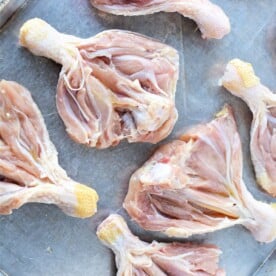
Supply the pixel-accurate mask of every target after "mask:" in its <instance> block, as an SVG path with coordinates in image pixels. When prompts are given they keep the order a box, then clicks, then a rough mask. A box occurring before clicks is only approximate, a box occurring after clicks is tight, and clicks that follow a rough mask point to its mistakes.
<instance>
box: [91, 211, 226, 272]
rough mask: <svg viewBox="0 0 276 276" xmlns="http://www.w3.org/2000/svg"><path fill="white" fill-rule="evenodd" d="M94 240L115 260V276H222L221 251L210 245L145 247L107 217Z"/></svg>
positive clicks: (155, 244)
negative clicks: (114, 257) (108, 249)
mask: <svg viewBox="0 0 276 276" xmlns="http://www.w3.org/2000/svg"><path fill="white" fill-rule="evenodd" d="M97 236H98V238H99V239H100V240H101V241H102V242H103V244H105V245H106V246H107V247H109V248H110V249H111V250H112V251H113V252H114V253H115V256H116V266H117V268H118V271H117V276H146V275H149V276H166V275H171V276H176V275H189V276H198V275H202V276H203V275H205V276H207V275H209V276H211V275H214V276H223V275H225V273H224V271H223V270H222V269H220V268H219V267H218V261H219V255H220V254H221V251H220V250H219V249H218V248H217V247H216V246H214V245H196V244H192V243H179V242H172V243H159V242H156V241H153V242H152V243H147V242H144V241H141V240H139V239H138V237H136V236H134V235H133V234H132V233H131V232H130V230H129V228H128V227H127V224H126V223H125V221H124V219H123V218H122V217H121V216H119V215H110V216H109V217H108V218H107V219H105V220H104V221H103V222H102V223H101V224H100V225H99V227H98V230H97Z"/></svg>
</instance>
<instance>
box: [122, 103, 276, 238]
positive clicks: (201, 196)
mask: <svg viewBox="0 0 276 276" xmlns="http://www.w3.org/2000/svg"><path fill="white" fill-rule="evenodd" d="M124 207H125V209H126V210H127V212H128V213H129V215H130V216H131V217H132V218H133V219H134V220H135V221H136V222H137V223H138V224H139V225H140V226H142V227H143V228H144V229H146V230H152V231H162V232H164V233H165V234H167V235H169V236H176V237H188V236H190V235H193V234H203V233H207V232H212V231H215V230H219V229H223V228H226V227H229V226H233V225H235V224H242V225H244V226H245V227H246V228H247V229H249V230H250V231H251V233H252V234H253V236H254V237H255V239H256V240H258V241H261V242H270V241H273V240H274V239H275V238H276V209H275V206H274V207H273V205H269V204H266V203H263V202H260V201H257V200H255V199H254V198H253V196H252V195H251V194H250V193H249V191H248V190H247V189H246V186H245V184H244V182H243V180H242V151H241V142H240V138H239V134H238V132H237V128H236V123H235V120H234V117H233V114H232V111H231V108H230V107H229V106H225V107H224V108H223V109H222V110H221V111H220V112H219V113H218V114H217V115H216V118H215V119H214V120H212V121H211V122H210V123H208V124H202V125H198V126H195V127H193V128H191V129H190V130H189V131H188V132H187V133H185V134H184V135H182V136H181V137H180V138H179V139H178V140H175V141H173V142H171V143H168V144H166V145H164V146H161V147H160V148H159V149H158V150H157V151H156V152H155V153H154V155H153V156H152V157H151V158H150V159H149V160H148V161H147V162H146V163H145V164H144V165H143V166H142V167H141V168H140V169H138V170H137V171H136V172H135V173H134V174H133V175H132V177H131V179H130V183H129V190H128V193H127V196H126V198H125V201H124Z"/></svg>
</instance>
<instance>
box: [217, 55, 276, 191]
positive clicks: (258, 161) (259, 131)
mask: <svg viewBox="0 0 276 276" xmlns="http://www.w3.org/2000/svg"><path fill="white" fill-rule="evenodd" d="M221 81H222V84H223V86H224V87H225V88H226V89H227V90H229V91H230V92H231V93H232V94H233V95H235V96H237V97H240V98H241V99H243V100H244V101H245V102H246V103H247V104H248V106H249V108H250V109H251V111H252V114H253V122H252V126H251V141H250V149H251V157H252V161H253V164H254V168H255V173H256V178H257V182H258V183H259V185H260V186H261V187H262V188H263V189H264V190H266V191H267V192H268V193H269V194H271V195H272V196H276V95H275V94H273V93H272V92H271V91H270V90H269V89H268V88H267V87H265V86H264V85H262V84H261V83H260V80H259V78H258V77H257V76H256V75H255V73H254V70H253V67H252V66H251V64H250V63H246V62H243V61H241V60H239V59H234V60H232V61H230V62H229V63H228V65H227V67H226V71H225V73H224V76H223V78H222V80H221Z"/></svg>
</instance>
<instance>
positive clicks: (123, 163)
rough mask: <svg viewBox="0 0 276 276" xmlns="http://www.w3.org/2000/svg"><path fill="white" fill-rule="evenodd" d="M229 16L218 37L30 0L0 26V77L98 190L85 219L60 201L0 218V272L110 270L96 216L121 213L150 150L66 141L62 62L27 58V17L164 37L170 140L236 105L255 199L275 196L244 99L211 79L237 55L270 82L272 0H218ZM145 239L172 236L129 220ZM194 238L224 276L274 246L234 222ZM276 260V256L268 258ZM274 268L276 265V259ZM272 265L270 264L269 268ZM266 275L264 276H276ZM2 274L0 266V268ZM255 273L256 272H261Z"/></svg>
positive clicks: (81, 3)
mask: <svg viewBox="0 0 276 276" xmlns="http://www.w3.org/2000/svg"><path fill="white" fill-rule="evenodd" d="M214 2H217V3H218V4H220V6H221V7H223V8H224V10H225V11H226V13H227V14H228V15H229V17H230V19H231V23H232V32H231V34H230V35H228V36H227V37H226V38H224V39H223V40H220V41H205V40H202V39H201V38H200V34H199V32H198V31H195V30H196V25H195V24H194V23H193V22H192V21H190V20H188V19H184V18H183V17H181V16H180V15H178V14H164V13H160V14H155V15H152V16H146V17H132V18H131V17H129V18H127V17H125V18H124V17H116V16H112V15H106V14H103V13H98V12H97V11H96V10H94V9H93V8H92V7H91V6H90V5H89V2H88V1H87V0H63V1H56V0H48V1H42V0H40V1H39V0H29V1H28V3H27V5H25V7H24V8H23V9H22V10H21V11H20V12H19V13H18V14H17V15H16V16H15V17H14V18H13V19H12V20H11V22H9V23H8V24H7V25H6V26H5V27H4V29H3V30H2V31H1V32H0V78H4V79H8V80H15V81H17V82H19V83H21V84H23V85H24V86H26V87H27V88H28V89H29V90H30V91H31V92H32V95H33V97H34V99H35V101H36V102H37V104H38V105H39V107H40V109H41V111H42V113H43V115H44V118H45V120H46V124H47V127H48V130H49V133H50V136H51V139H52V141H53V142H54V144H55V145H56V147H57V150H58V152H59V160H60V163H61V165H62V166H63V167H64V168H65V169H66V170H67V171H68V173H69V175H70V176H71V177H73V178H74V179H77V180H78V181H80V182H83V183H87V184H88V185H93V187H95V188H96V189H97V191H98V192H99V195H100V202H99V206H98V207H99V211H98V213H97V214H96V215H95V216H94V217H93V218H90V219H86V220H80V219H75V218H71V217H67V216H65V215H64V214H63V213H62V212H61V211H60V210H59V209H58V208H56V207H54V206H47V205H42V204H40V205H39V204H29V205H25V206H24V207H22V208H21V209H19V210H17V211H15V212H14V213H13V214H12V215H10V216H0V269H2V270H4V271H6V272H7V273H8V274H9V275H14V276H17V275H18V276H24V275H45V276H47V275H61V276H62V275H103V276H105V275H106V276H107V275H114V274H115V266H114V256H113V255H112V253H111V252H110V251H109V250H108V249H107V248H105V247H104V246H102V245H101V243H100V242H99V241H98V240H97V237H96V235H95V229H96V226H97V225H98V223H99V222H100V221H101V220H102V219H103V218H105V217H106V216H107V215H108V214H109V213H111V212H116V211H117V212H120V213H122V214H124V216H125V217H126V218H127V219H128V220H129V218H128V217H127V215H126V214H125V213H124V212H123V210H122V209H121V204H122V201H123V199H124V196H125V194H126V191H127V187H128V179H129V177H130V175H131V173H132V172H133V171H134V170H135V169H137V168H138V167H139V166H140V165H141V164H142V163H143V162H144V161H145V160H146V159H147V158H148V157H149V156H150V155H151V153H152V151H153V150H154V149H155V148H156V145H149V144H132V145H130V144H127V143H121V144H120V145H119V146H117V147H115V148H112V149H108V150H101V151H100V150H95V149H88V148H85V147H83V146H80V145H77V144H75V143H74V142H72V141H71V140H70V139H69V138H68V136H67V135H66V133H65V131H64V127H63V124H62V122H61V120H60V119H59V117H58V115H57V112H56V107H55V87H56V84H57V80H58V74H59V71H60V66H59V65H57V64H55V63H53V62H52V61H50V60H47V59H44V58H40V57H36V56H33V55H32V54H30V53H29V52H28V51H27V50H24V49H22V48H20V47H19V45H18V42H17V35H18V30H19V28H20V26H21V25H22V23H23V22H24V21H25V20H27V19H29V18H32V17H40V18H43V19H45V20H46V21H48V22H49V23H50V24H52V25H53V26H54V27H56V28H58V29H59V30H60V31H62V32H65V33H68V34H74V35H77V36H81V37H88V36H92V35H95V34H96V33H97V32H99V31H102V30H105V29H109V28H121V29H127V30H131V31H136V32H140V33H143V34H145V35H148V36H152V37H154V38H157V39H160V40H161V41H163V42H165V43H167V44H170V45H172V46H174V47H175V48H177V49H178V50H179V53H180V61H181V63H180V80H179V82H178V87H177V96H176V103H177V108H178V111H179V120H178V122H177V124H176V126H175V128H174V131H173V133H172V135H171V136H170V137H169V138H168V139H167V140H171V139H172V138H173V137H176V136H177V135H178V134H179V133H181V132H182V131H183V130H184V129H185V128H186V127H187V126H190V125H192V124H195V123H198V122H202V121H207V120H209V119H211V118H212V115H213V114H214V113H215V112H216V111H218V110H219V109H220V107H221V106H222V105H223V104H224V103H225V102H228V103H230V104H231V105H232V106H233V107H234V111H235V115H236V118H237V122H238V126H239V130H240V133H241V136H242V142H243V152H244V177H245V180H246V183H247V186H248V189H249V190H250V191H251V192H252V193H253V194H254V196H255V197H257V198H258V199H261V200H266V201H271V198H270V197H269V196H267V195H265V194H264V193H263V192H262V191H260V190H259V188H258V187H257V186H256V184H255V180H254V174H253V170H252V164H251V161H250V158H249V147H248V142H249V127H250V122H251V118H252V117H251V114H250V111H249V110H248V108H247V107H246V105H245V104H244V103H243V102H242V101H240V100H239V99H237V98H235V97H233V96H231V95H230V94H228V93H227V92H226V91H224V90H223V89H222V88H219V87H218V86H217V82H218V79H219V77H220V76H221V74H222V71H223V67H224V65H225V63H226V62H227V61H228V60H229V59H231V58H234V57H240V58H242V59H245V60H248V61H250V62H252V63H253V64H254V66H255V69H256V71H257V74H258V75H259V76H260V77H261V79H262V81H263V83H264V84H266V85H267V86H269V87H270V88H271V89H272V90H275V88H276V79H275V73H276V48H275V47H276V46H275V45H276V43H275V42H276V22H275V20H276V19H275V17H276V2H275V0H242V1H241V0H220V1H219V0H216V1H214ZM130 226H131V229H132V230H133V231H134V232H135V233H136V234H138V235H139V236H140V237H141V238H143V239H145V240H147V241H151V240H152V239H153V238H155V239H157V240H163V241H164V240H168V239H167V238H166V237H165V236H163V235H161V234H158V233H149V232H145V231H143V230H142V229H140V228H139V227H138V226H137V225H135V223H130ZM190 240H194V241H200V242H209V243H215V244H217V245H218V246H219V247H220V248H221V249H222V250H223V255H222V258H221V266H222V267H224V268H225V269H226V271H227V273H228V275H239V276H248V275H252V274H253V273H254V271H256V269H257V268H258V266H259V265H261V263H262V262H263V260H264V259H265V258H266V256H267V255H268V254H269V253H270V252H271V251H272V249H273V247H275V246H276V243H271V244H267V245H264V244H260V243H257V242H256V241H255V240H254V239H253V237H252V236H251V235H250V234H249V232H248V231H246V230H245V229H244V228H242V227H239V226H237V227H233V228H229V229H225V230H222V231H218V232H216V233H211V234H207V235H203V236H196V237H193V238H191V239H190ZM274 263H275V260H274ZM274 268H275V266H274ZM267 271H270V270H267ZM275 273H276V272H275V271H274V272H273V271H272V272H271V271H270V272H265V274H263V275H275ZM0 274H1V273H0ZM258 275H261V274H258Z"/></svg>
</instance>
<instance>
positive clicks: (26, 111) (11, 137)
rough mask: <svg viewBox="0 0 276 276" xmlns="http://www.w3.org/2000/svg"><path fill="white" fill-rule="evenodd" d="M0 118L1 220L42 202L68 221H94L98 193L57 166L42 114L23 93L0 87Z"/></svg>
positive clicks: (11, 85)
mask: <svg viewBox="0 0 276 276" xmlns="http://www.w3.org/2000/svg"><path fill="white" fill-rule="evenodd" d="M0 118H1V122H0V175H1V181H0V214H4V215H7V214H11V213H12V210H13V209H17V208H19V207H21V206H22V205H23V204H25V203H28V202H41V203H49V204H56V205H58V206H59V207H60V208H61V209H62V210H63V211H64V212H65V213H66V214H67V215H70V216H74V217H82V218H85V217H90V216H92V215H93V214H94V213H95V212H96V209H97V207H96V204H97V200H98V195H97V193H96V192H95V191H94V190H93V189H91V188H89V187H87V186H85V185H82V184H79V183H77V182H75V181H73V180H72V179H70V178H69V177H68V176H67V174H66V172H65V171H64V170H63V169H62V168H61V167H60V166H59V164H58V159H57V152H56V149H55V147H54V145H53V144H52V142H51V141H50V139H49V135H48V132H47V129H46V127H45V123H44V120H43V118H42V116H41V113H40V111H39V109H38V107H37V106H36V104H35V103H34V102H33V99H32V97H31V95H30V93H29V92H28V91H27V90H26V89H25V88H24V87H22V86H20V85H19V84H17V83H15V82H10V81H4V80H2V81H1V82H0Z"/></svg>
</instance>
